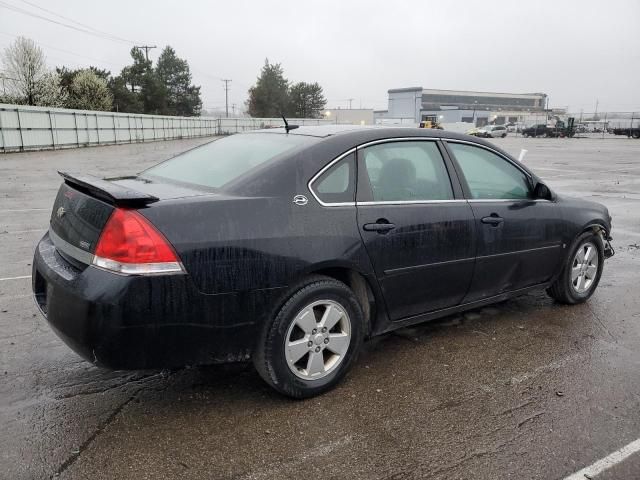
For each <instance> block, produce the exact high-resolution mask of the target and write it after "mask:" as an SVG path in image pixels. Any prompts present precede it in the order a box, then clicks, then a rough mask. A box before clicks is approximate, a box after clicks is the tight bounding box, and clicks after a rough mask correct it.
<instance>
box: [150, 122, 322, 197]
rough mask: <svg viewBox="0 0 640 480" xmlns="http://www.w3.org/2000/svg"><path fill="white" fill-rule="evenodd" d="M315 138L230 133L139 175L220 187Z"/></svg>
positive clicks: (215, 187)
mask: <svg viewBox="0 0 640 480" xmlns="http://www.w3.org/2000/svg"><path fill="white" fill-rule="evenodd" d="M314 140H315V139H314V137H309V136H304V135H280V134H273V133H250V134H242V135H232V136H230V137H225V138H222V139H220V140H216V141H214V142H211V143H207V144H206V145H202V146H201V147H198V148H194V149H193V150H189V151H187V152H184V153H182V154H180V155H178V156H176V157H173V158H172V159H170V160H167V161H166V162H163V163H161V164H159V165H156V166H155V167H151V168H150V169H148V170H145V171H144V172H143V173H142V176H153V177H160V178H165V179H168V180H173V181H176V182H181V183H189V184H193V185H200V186H203V187H208V188H214V189H219V188H221V187H223V186H224V185H226V184H228V183H229V182H232V181H234V180H237V179H238V178H240V177H241V176H242V175H245V174H247V173H249V172H250V171H251V170H253V169H254V168H257V167H258V166H260V165H264V164H266V162H268V161H269V160H272V159H273V158H275V157H277V156H278V155H281V154H283V153H285V152H287V151H289V150H293V149H294V148H296V147H299V146H302V145H304V144H307V143H311V142H313V141H314Z"/></svg>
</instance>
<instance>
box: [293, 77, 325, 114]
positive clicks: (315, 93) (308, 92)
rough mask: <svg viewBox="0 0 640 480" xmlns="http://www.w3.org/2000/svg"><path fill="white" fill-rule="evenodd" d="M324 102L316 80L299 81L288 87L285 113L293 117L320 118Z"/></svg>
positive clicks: (320, 88)
mask: <svg viewBox="0 0 640 480" xmlns="http://www.w3.org/2000/svg"><path fill="white" fill-rule="evenodd" d="M326 104H327V100H326V99H325V98H324V94H323V92H322V87H321V86H320V85H319V84H318V83H317V82H316V83H305V82H299V83H296V84H294V85H292V86H291V88H290V89H289V110H288V113H287V115H288V116H290V117H294V118H320V117H321V116H322V111H323V110H324V107H325V105H326Z"/></svg>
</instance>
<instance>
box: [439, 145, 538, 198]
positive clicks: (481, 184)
mask: <svg viewBox="0 0 640 480" xmlns="http://www.w3.org/2000/svg"><path fill="white" fill-rule="evenodd" d="M449 148H450V149H451V150H452V151H453V154H454V155H455V157H456V160H457V161H458V164H459V165H460V168H461V169H462V173H463V175H464V178H465V180H466V181H467V185H468V186H469V190H470V192H471V198H474V199H507V200H508V199H524V198H529V197H530V187H529V181H528V178H527V176H526V175H525V173H524V172H523V171H522V170H520V169H519V168H517V167H516V166H515V165H513V164H511V163H510V162H508V161H507V160H505V159H504V158H502V157H500V156H498V155H496V154H495V153H493V152H490V151H489V150H485V149H484V148H480V147H474V146H473V145H467V144H463V143H449Z"/></svg>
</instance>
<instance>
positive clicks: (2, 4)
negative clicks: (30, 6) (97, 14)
mask: <svg viewBox="0 0 640 480" xmlns="http://www.w3.org/2000/svg"><path fill="white" fill-rule="evenodd" d="M0 7H2V8H6V9H7V10H11V11H13V12H17V13H21V14H23V15H27V16H29V17H33V18H37V19H40V20H44V21H46V22H50V23H54V24H56V25H60V26H62V27H66V28H70V29H71V30H76V31H78V32H82V33H86V34H87V35H92V36H94V37H98V38H102V39H104V40H111V41H113V42H120V43H126V44H132V43H133V44H135V43H137V42H134V41H132V40H127V39H125V38H120V37H118V36H116V35H112V34H108V33H98V31H91V30H88V29H86V28H82V27H77V26H74V25H70V24H68V23H64V22H60V21H57V20H54V19H52V18H49V17H45V16H43V15H40V14H37V13H34V12H30V11H28V10H25V9H23V8H20V7H17V6H15V5H11V4H9V3H6V2H2V1H0ZM93 30H95V29H93Z"/></svg>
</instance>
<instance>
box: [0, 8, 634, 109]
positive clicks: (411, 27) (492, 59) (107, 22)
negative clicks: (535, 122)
mask: <svg viewBox="0 0 640 480" xmlns="http://www.w3.org/2000/svg"><path fill="white" fill-rule="evenodd" d="M6 5H13V6H15V7H17V8H20V9H23V10H27V11H29V12H32V13H34V14H37V15H41V16H44V17H48V18H51V19H55V20H57V21H60V22H63V23H68V24H69V23H71V22H70V21H69V20H65V19H62V18H60V17H55V16H54V15H53V14H52V13H48V12H45V11H43V10H39V9H38V8H36V7H35V6H34V5H37V6H40V7H43V8H46V9H48V10H51V11H53V12H55V13H57V14H59V15H63V16H64V17H68V18H69V19H72V20H75V21H77V22H80V23H82V24H86V25H88V26H90V27H92V28H94V29H97V30H100V31H103V32H107V33H109V34H111V35H113V36H117V37H120V38H122V39H126V40H132V41H134V42H136V43H137V42H140V44H147V45H157V46H158V47H160V48H161V47H164V46H165V45H171V46H172V47H174V49H175V50H176V52H177V54H178V55H179V56H180V57H182V58H185V59H187V60H188V62H189V65H190V66H191V69H192V72H193V76H194V82H195V83H196V84H198V85H201V86H202V96H203V101H204V107H205V108H206V109H212V108H220V107H223V106H224V90H223V83H222V82H221V81H220V79H221V78H230V79H232V82H231V85H230V87H231V90H230V104H231V103H235V104H237V105H241V104H242V103H243V102H244V101H245V100H246V97H247V94H246V92H247V89H248V87H249V86H250V85H252V84H253V83H254V81H255V78H256V76H257V74H258V73H259V70H260V68H261V67H262V65H263V63H264V59H265V58H266V57H268V58H269V60H270V61H271V62H274V63H281V64H282V66H283V68H284V71H285V75H286V77H287V78H288V79H289V80H291V81H317V82H319V83H320V84H321V85H322V87H323V88H324V91H325V95H326V97H327V99H328V106H329V107H331V108H335V107H336V106H342V107H343V108H344V107H346V106H348V104H349V102H348V100H347V99H349V98H353V102H352V105H353V107H354V108H355V107H359V106H360V105H362V106H363V107H371V108H376V109H379V108H386V106H387V90H388V89H390V88H401V87H411V86H422V87H425V88H442V89H451V90H456V89H460V90H480V91H489V92H513V93H525V92H544V93H547V94H548V95H549V96H550V106H552V107H566V106H569V108H570V110H572V111H579V110H580V109H584V110H585V111H593V109H594V108H595V104H596V100H598V101H599V106H598V110H599V111H603V110H610V111H631V110H636V111H640V1H639V0H607V1H603V0H597V1H592V0H581V1H559V0H554V1H543V0H528V1H490V0H485V1H471V0H469V1H429V0H421V1H393V2H392V1H374V0H357V1H354V0H349V1H348V0H341V1H340V0H331V1H302V0H297V1H269V0H262V1H245V0H233V1H228V2H222V1H204V0H200V1H191V0H183V1H181V2H176V1H165V0H155V1H151V0H144V1H143V0H127V1H124V0H109V1H102V2H93V1H87V0H47V1H45V0H28V2H27V1H26V0H0V48H2V49H4V48H5V47H6V46H7V45H8V44H9V43H10V42H11V41H12V40H13V39H14V38H15V36H16V35H24V36H27V37H30V38H32V39H33V40H35V41H36V42H38V43H39V44H40V46H41V47H42V48H43V50H44V51H45V53H46V56H47V60H48V63H49V64H50V65H51V66H52V67H53V66H57V65H67V66H88V65H96V66H99V67H102V68H107V69H109V70H111V72H112V73H118V72H119V71H120V69H121V68H122V67H123V66H124V65H126V64H128V63H129V61H130V57H129V49H130V48H131V46H132V45H133V44H131V43H126V42H121V41H113V40H107V39H104V38H98V37H95V36H91V35H88V34H86V33H82V32H79V31H76V30H72V29H69V28H65V27H63V26H60V25H56V24H53V23H50V22H47V21H45V20H42V19H38V18H34V17H32V16H27V15H25V14H22V13H18V12H14V11H11V10H9V9H7V8H6ZM160 48H158V49H155V50H151V52H150V56H151V58H152V59H154V60H155V59H156V58H157V57H158V55H159V53H160Z"/></svg>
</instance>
